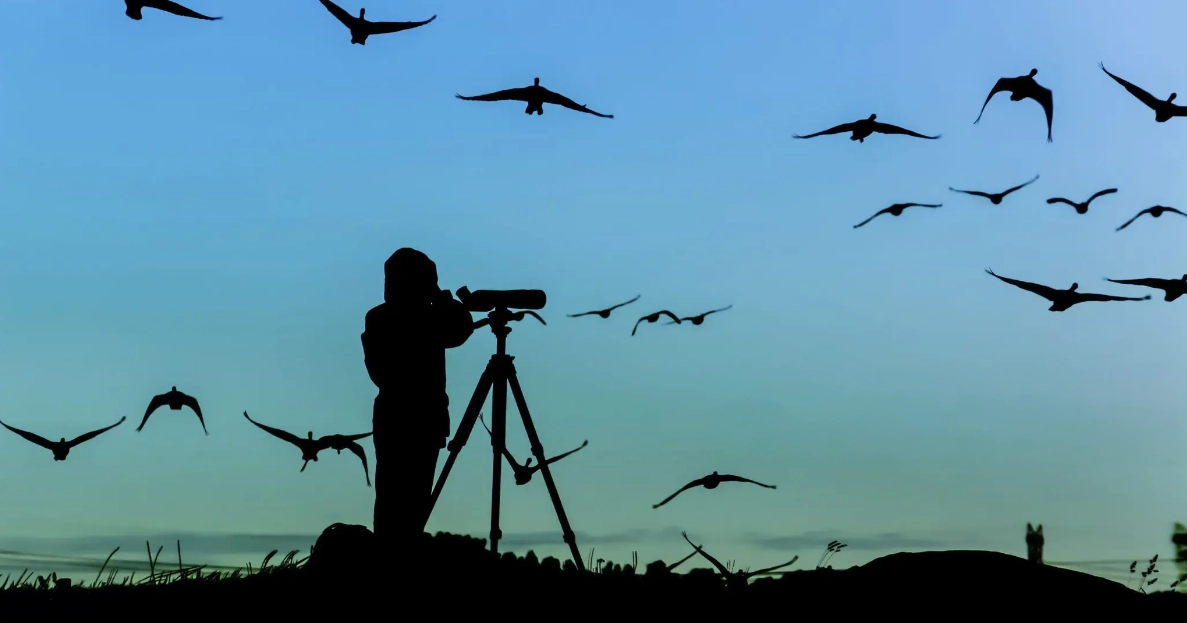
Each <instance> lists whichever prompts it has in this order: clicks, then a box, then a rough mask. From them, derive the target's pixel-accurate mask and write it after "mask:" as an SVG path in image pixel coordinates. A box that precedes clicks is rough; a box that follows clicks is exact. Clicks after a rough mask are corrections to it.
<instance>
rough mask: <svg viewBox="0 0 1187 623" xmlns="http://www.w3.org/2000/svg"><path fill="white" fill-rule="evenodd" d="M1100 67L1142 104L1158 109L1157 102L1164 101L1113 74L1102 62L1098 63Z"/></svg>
mask: <svg viewBox="0 0 1187 623" xmlns="http://www.w3.org/2000/svg"><path fill="white" fill-rule="evenodd" d="M1100 69H1101V71H1103V72H1105V73H1106V74H1108V75H1109V77H1110V78H1112V79H1113V80H1116V81H1117V84H1119V85H1121V86H1123V87H1125V90H1126V91H1129V94H1130V95H1132V96H1134V97H1136V98H1138V100H1139V101H1141V102H1142V103H1143V104H1145V105H1147V106H1149V107H1150V108H1152V109H1154V110H1158V105H1159V104H1165V103H1166V102H1163V101H1161V100H1159V99H1158V98H1157V97H1154V96H1153V95H1150V93H1149V92H1147V91H1146V90H1145V89H1142V88H1141V87H1139V86H1137V85H1135V84H1134V83H1132V82H1130V81H1128V80H1126V79H1124V78H1121V77H1118V76H1116V75H1115V74H1113V72H1111V71H1109V70H1107V69H1105V64H1104V63H1103V62H1102V63H1101V64H1100Z"/></svg>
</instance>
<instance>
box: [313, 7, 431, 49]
mask: <svg viewBox="0 0 1187 623" xmlns="http://www.w3.org/2000/svg"><path fill="white" fill-rule="evenodd" d="M321 3H322V5H323V6H325V7H326V10H328V11H329V12H330V14H331V15H333V16H334V17H336V18H338V21H340V22H342V23H343V24H344V25H345V26H346V27H347V28H349V29H350V42H351V43H357V44H359V45H367V37H370V36H371V35H386V34H389V33H393V32H400V31H401V30H409V29H412V28H418V27H420V26H424V25H425V24H427V23H429V22H431V21H433V20H435V19H437V16H436V15H434V16H432V17H430V18H429V19H426V20H425V21H423V22H371V21H367V19H366V17H365V16H366V15H367V9H359V16H358V17H355V16H353V15H351V14H350V13H347V12H346V11H344V10H343V9H342V7H340V6H338V5H336V4H334V3H333V2H330V0H321Z"/></svg>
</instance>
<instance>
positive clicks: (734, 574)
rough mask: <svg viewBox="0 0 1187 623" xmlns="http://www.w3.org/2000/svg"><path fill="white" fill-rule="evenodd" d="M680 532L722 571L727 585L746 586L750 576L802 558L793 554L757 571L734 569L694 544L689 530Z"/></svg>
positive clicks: (693, 546)
mask: <svg viewBox="0 0 1187 623" xmlns="http://www.w3.org/2000/svg"><path fill="white" fill-rule="evenodd" d="M680 534H681V535H682V536H683V537H684V540H685V541H688V544H689V545H692V548H693V554H700V555H701V556H702V557H703V558H704V559H705V560H708V561H709V563H710V564H712V565H713V566H714V567H717V570H718V571H719V572H721V575H722V577H724V578H725V582H726V585H727V586H737V587H739V588H740V587H744V586H746V585H747V584H748V583H749V581H750V578H752V577H754V576H756V575H763V574H766V573H770V572H772V571H778V570H779V569H782V568H784V567H790V566H791V565H794V564H795V563H796V561H798V560H799V559H800V557H799V556H793V557H792V559H791V560H789V561H787V562H785V563H783V564H781V565H775V566H774V567H767V568H765V569H757V570H755V571H750V570H749V569H747V570H745V571H738V570H732V569H730V568H729V567H727V566H725V565H723V564H721V561H720V560H717V559H716V558H714V557H713V556H712V555H710V554H709V552H706V551H705V550H704V549H703V548H701V546H700V545H695V544H693V542H692V539H689V538H688V533H687V532H681V533H680Z"/></svg>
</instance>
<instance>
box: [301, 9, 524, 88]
mask: <svg viewBox="0 0 1187 623" xmlns="http://www.w3.org/2000/svg"><path fill="white" fill-rule="evenodd" d="M322 1H323V2H325V0H322ZM530 94H531V93H530V91H528V87H518V88H515V89H503V90H502V91H495V92H494V93H487V94H486V95H469V96H467V95H458V94H456V93H455V94H454V97H456V98H458V99H460V100H466V101H467V102H503V101H507V100H517V101H520V102H526V101H528V96H529V95H530Z"/></svg>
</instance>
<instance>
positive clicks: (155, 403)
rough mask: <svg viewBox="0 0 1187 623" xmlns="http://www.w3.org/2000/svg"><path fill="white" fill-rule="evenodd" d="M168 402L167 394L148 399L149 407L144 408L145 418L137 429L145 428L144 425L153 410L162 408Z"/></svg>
mask: <svg viewBox="0 0 1187 623" xmlns="http://www.w3.org/2000/svg"><path fill="white" fill-rule="evenodd" d="M166 402H167V399H166V398H165V394H157V395H156V396H153V398H152V400H150V401H148V408H147V409H145V410H144V419H143V420H140V426H137V427H136V430H137V431H139V430H141V429H142V428H144V425H145V424H147V423H148V416H150V415H152V414H153V411H156V410H157V409H159V408H161V406H162V405H164V404H165V403H166Z"/></svg>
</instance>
